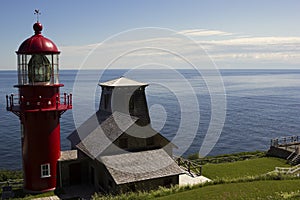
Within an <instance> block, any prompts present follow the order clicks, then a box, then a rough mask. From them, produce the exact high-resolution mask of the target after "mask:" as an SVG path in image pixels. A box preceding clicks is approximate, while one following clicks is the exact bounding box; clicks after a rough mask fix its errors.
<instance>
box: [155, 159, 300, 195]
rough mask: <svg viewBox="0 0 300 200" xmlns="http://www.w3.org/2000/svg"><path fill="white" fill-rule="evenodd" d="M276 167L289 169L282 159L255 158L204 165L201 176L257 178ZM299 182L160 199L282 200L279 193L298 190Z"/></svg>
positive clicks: (224, 187)
mask: <svg viewBox="0 0 300 200" xmlns="http://www.w3.org/2000/svg"><path fill="white" fill-rule="evenodd" d="M275 167H289V165H288V164H286V162H285V160H282V159H278V158H271V157H264V158H257V159H251V160H245V161H237V162H233V163H222V164H207V165H204V166H203V175H204V176H207V177H209V178H211V179H212V180H214V179H219V178H223V179H224V178H225V179H232V178H239V177H246V176H256V175H261V174H265V173H267V172H270V171H273V170H274V169H275ZM299 185H300V180H299V179H298V180H281V181H276V180H270V181H254V182H245V183H231V184H220V185H211V186H206V187H202V188H197V189H194V190H190V191H185V192H181V193H176V194H172V195H169V196H165V197H161V198H159V199H172V200H176V199H268V198H269V199H274V198H276V199H282V197H281V196H280V194H279V193H280V192H293V191H297V190H299V189H300V187H299Z"/></svg>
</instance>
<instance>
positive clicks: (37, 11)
mask: <svg viewBox="0 0 300 200" xmlns="http://www.w3.org/2000/svg"><path fill="white" fill-rule="evenodd" d="M34 14H35V15H36V20H37V22H39V15H41V12H40V10H37V9H36V10H34Z"/></svg>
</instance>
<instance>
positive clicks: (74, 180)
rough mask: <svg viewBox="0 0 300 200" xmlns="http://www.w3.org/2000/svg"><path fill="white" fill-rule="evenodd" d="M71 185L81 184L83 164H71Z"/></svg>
mask: <svg viewBox="0 0 300 200" xmlns="http://www.w3.org/2000/svg"><path fill="white" fill-rule="evenodd" d="M69 177H70V185H79V184H81V163H75V164H71V165H70V166H69Z"/></svg>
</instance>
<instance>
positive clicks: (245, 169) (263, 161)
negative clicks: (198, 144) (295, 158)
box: [202, 157, 300, 188]
mask: <svg viewBox="0 0 300 200" xmlns="http://www.w3.org/2000/svg"><path fill="white" fill-rule="evenodd" d="M275 167H290V165H288V164H286V161H285V160H283V159H278V158H272V157H264V158H257V159H250V160H245V161H237V162H232V163H221V164H206V165H203V168H202V171H203V175H204V176H206V177H208V178H210V179H212V180H214V179H217V178H225V179H227V178H230V179H232V178H239V177H245V176H256V175H261V174H265V173H268V172H270V171H273V170H274V169H275ZM299 188H300V187H299Z"/></svg>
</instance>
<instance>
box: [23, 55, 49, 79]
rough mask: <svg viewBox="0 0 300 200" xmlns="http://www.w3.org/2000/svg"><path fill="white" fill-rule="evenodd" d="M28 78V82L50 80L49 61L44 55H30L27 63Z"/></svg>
mask: <svg viewBox="0 0 300 200" xmlns="http://www.w3.org/2000/svg"><path fill="white" fill-rule="evenodd" d="M28 79H29V82H30V83H33V82H48V81H50V62H49V60H48V58H47V57H46V56H45V55H41V54H34V55H32V57H31V58H30V60H29V63H28Z"/></svg>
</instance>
